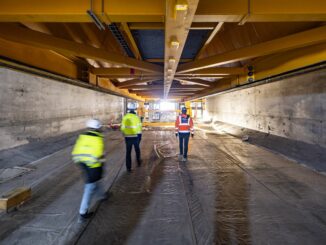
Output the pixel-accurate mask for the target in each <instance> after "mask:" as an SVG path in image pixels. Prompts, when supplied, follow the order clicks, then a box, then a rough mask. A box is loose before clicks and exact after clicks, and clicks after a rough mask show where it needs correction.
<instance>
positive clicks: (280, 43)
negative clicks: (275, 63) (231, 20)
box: [178, 26, 326, 73]
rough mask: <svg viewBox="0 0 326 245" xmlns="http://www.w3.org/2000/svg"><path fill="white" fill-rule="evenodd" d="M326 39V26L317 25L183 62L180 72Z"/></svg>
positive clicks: (320, 41) (289, 48) (285, 49)
mask: <svg viewBox="0 0 326 245" xmlns="http://www.w3.org/2000/svg"><path fill="white" fill-rule="evenodd" d="M325 41H326V26H322V27H317V28H314V29H311V30H308V31H303V32H300V33H296V34H292V35H289V36H286V37H282V38H278V39H274V40H271V41H267V42H264V43H259V44H256V45H253V46H249V47H244V48H240V49H237V50H234V51H230V52H226V53H223V54H218V55H215V56H211V57H208V58H204V59H200V60H196V61H193V62H189V63H186V64H182V65H180V66H179V69H178V72H179V73H185V72H191V71H196V70H200V69H204V68H210V67H214V66H219V65H224V64H228V63H233V62H236V61H240V60H245V59H250V58H254V57H259V56H264V55H269V54H273V53H277V52H282V51H287V50H291V49H296V48H300V47H304V46H309V45H313V44H318V43H322V42H325Z"/></svg>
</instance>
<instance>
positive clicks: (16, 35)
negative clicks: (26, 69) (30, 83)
mask: <svg viewBox="0 0 326 245" xmlns="http://www.w3.org/2000/svg"><path fill="white" fill-rule="evenodd" d="M0 37H2V38H3V39H7V40H10V41H13V42H17V43H21V44H26V45H31V46H35V47H39V48H44V49H49V50H53V51H56V52H58V53H62V54H70V55H75V56H78V57H83V58H89V59H94V60H98V61H104V62H108V63H112V64H118V65H122V66H126V67H131V68H134V69H139V70H143V71H149V72H161V71H162V67H160V66H158V65H154V64H151V63H148V62H145V61H141V60H136V59H133V58H130V57H126V56H122V55H118V54H116V53H113V52H109V51H106V50H103V49H99V48H94V47H92V46H89V45H85V44H80V43H76V42H72V41H68V40H65V39H61V38H57V37H53V36H50V35H47V34H43V33H40V32H36V31H32V30H29V29H25V28H20V27H16V26H11V25H6V24H0Z"/></svg>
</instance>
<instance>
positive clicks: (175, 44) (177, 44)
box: [170, 37, 180, 49]
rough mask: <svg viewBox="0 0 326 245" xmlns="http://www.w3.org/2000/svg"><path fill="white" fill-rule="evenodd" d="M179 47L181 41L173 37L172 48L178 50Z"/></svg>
mask: <svg viewBox="0 0 326 245" xmlns="http://www.w3.org/2000/svg"><path fill="white" fill-rule="evenodd" d="M179 46H180V43H179V41H178V40H177V39H176V38H175V37H173V38H172V40H171V42H170V47H171V48H173V49H178V48H179Z"/></svg>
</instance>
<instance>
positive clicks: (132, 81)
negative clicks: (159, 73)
mask: <svg viewBox="0 0 326 245" xmlns="http://www.w3.org/2000/svg"><path fill="white" fill-rule="evenodd" d="M152 81H153V80H149V79H144V80H140V79H132V80H129V81H126V82H120V83H118V84H117V85H116V87H118V88H125V87H128V86H130V85H136V84H141V83H147V82H152Z"/></svg>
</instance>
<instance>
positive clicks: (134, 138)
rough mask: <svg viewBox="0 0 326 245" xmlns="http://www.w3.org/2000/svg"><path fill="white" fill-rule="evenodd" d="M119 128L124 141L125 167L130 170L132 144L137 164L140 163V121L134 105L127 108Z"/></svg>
mask: <svg viewBox="0 0 326 245" xmlns="http://www.w3.org/2000/svg"><path fill="white" fill-rule="evenodd" d="M120 129H121V131H122V133H123V135H124V137H125V142H126V168H127V171H128V172H131V151H132V146H134V148H135V152H136V158H137V164H138V166H140V165H141V157H140V147H139V143H140V141H141V133H142V123H141V121H140V119H139V117H138V116H137V115H136V112H135V106H134V105H133V106H131V107H130V108H129V112H128V113H127V114H126V115H125V116H124V117H123V119H122V122H121V128H120Z"/></svg>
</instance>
